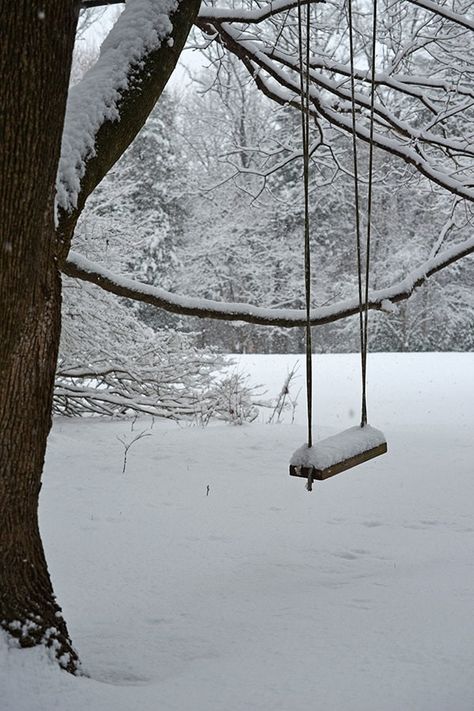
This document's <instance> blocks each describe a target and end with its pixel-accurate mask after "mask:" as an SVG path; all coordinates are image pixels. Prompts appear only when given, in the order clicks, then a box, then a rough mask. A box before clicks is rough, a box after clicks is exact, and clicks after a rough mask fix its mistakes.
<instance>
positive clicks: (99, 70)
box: [57, 0, 178, 211]
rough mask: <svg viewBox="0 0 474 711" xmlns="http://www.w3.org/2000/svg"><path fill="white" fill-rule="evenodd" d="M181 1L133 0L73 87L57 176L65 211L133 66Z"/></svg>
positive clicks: (167, 30)
mask: <svg viewBox="0 0 474 711" xmlns="http://www.w3.org/2000/svg"><path fill="white" fill-rule="evenodd" d="M177 5H178V2H177V0H129V1H128V2H127V5H126V7H125V10H124V11H123V12H122V14H121V15H120V17H119V18H118V20H117V22H116V24H115V25H114V27H113V28H112V30H111V31H110V33H109V34H108V36H107V37H106V39H105V41H104V43H103V44H102V47H101V50H100V57H99V59H98V60H97V62H96V64H95V65H94V66H93V67H92V68H91V69H90V70H89V71H88V72H87V73H86V74H85V75H84V77H83V79H82V80H81V81H80V82H79V84H77V85H76V86H75V87H73V88H72V89H71V90H70V92H69V98H68V103H67V109H66V118H65V125H64V131H63V140H62V147H61V160H60V163H59V171H58V178H57V203H58V205H59V207H60V208H62V209H63V210H65V211H70V210H71V209H73V208H74V207H76V205H77V198H78V195H79V192H80V189H81V180H82V178H83V177H84V174H85V168H86V164H87V161H88V160H89V159H90V158H91V157H93V156H94V155H95V140H96V136H97V132H98V131H99V129H100V127H101V126H102V124H104V123H105V122H106V121H118V120H119V119H120V115H119V109H118V106H119V102H120V99H121V96H122V94H123V93H124V91H126V89H127V88H128V83H129V79H130V73H131V69H132V67H134V66H137V65H138V64H139V63H140V62H141V61H142V60H143V58H144V57H145V55H146V54H148V53H149V52H151V51H153V50H154V49H156V48H158V47H160V46H161V44H162V42H163V41H164V40H165V39H166V38H167V37H169V35H170V34H171V32H172V29H173V26H172V24H171V22H170V19H169V17H170V15H171V14H172V13H173V12H174V11H175V10H176V8H177Z"/></svg>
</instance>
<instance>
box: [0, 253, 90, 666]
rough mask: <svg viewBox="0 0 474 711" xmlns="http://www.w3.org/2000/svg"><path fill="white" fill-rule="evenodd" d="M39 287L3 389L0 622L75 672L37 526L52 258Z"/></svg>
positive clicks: (50, 352) (52, 310) (53, 324)
mask: <svg viewBox="0 0 474 711" xmlns="http://www.w3.org/2000/svg"><path fill="white" fill-rule="evenodd" d="M42 287H43V288H42V298H39V299H38V303H36V304H33V305H31V307H30V309H29V310H28V313H27V314H26V316H25V319H24V321H23V323H22V331H21V334H20V337H19V339H18V340H17V347H16V349H15V352H14V353H13V354H12V357H11V358H10V359H9V367H8V368H7V369H6V371H5V372H4V375H3V381H2V386H1V389H0V422H1V423H2V427H1V431H0V453H1V478H0V521H1V522H2V525H1V528H0V620H1V625H2V627H4V628H5V629H6V630H8V631H9V632H10V633H11V634H12V635H13V636H14V637H16V638H17V639H18V640H19V643H20V645H21V646H25V647H29V646H33V645H35V644H45V645H46V646H48V647H51V648H52V650H53V651H54V653H55V654H56V656H57V658H58V659H59V662H60V664H61V666H63V667H64V668H65V669H67V670H68V671H75V670H76V668H77V655H76V653H75V652H74V650H73V648H72V646H71V642H70V639H69V635H68V631H67V628H66V624H65V622H64V620H63V618H62V615H61V610H60V608H59V607H58V605H57V603H56V601H55V598H54V594H53V589H52V585H51V581H50V577H49V573H48V568H47V565H46V559H45V556H44V552H43V546H42V543H41V537H40V533H39V528H38V495H39V491H40V488H41V483H40V480H41V472H42V469H43V463H44V454H45V449H46V439H47V436H48V432H49V430H50V427H51V407H52V397H53V386H54V374H55V369H56V359H57V349H58V344H59V335H60V324H61V282H60V276H59V274H58V272H57V269H56V267H55V265H54V261H53V260H51V262H50V268H49V270H48V271H47V273H46V274H45V275H44V280H43V284H42Z"/></svg>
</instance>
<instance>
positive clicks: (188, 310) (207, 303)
mask: <svg viewBox="0 0 474 711" xmlns="http://www.w3.org/2000/svg"><path fill="white" fill-rule="evenodd" d="M473 253H474V238H471V239H469V240H466V241H464V242H461V243H460V244H457V245H454V246H453V247H450V248H449V249H446V250H444V251H443V252H440V253H439V254H437V255H436V256H435V257H433V258H432V259H430V260H428V261H426V262H425V263H424V264H422V265H421V266H420V267H418V268H417V269H415V270H413V271H412V272H410V273H409V274H407V276H406V277H405V279H403V280H402V281H400V282H398V283H397V284H394V285H392V286H390V287H387V288H385V289H379V290H377V291H372V292H371V293H370V295H369V304H368V306H369V309H372V310H377V311H386V310H389V309H390V306H391V305H392V304H396V303H398V302H400V301H405V300H406V299H408V298H409V297H410V296H411V295H412V294H413V292H414V291H415V290H416V289H417V288H418V287H420V286H421V285H422V284H424V283H425V281H426V280H427V279H429V277H431V276H433V275H434V274H436V273H437V272H440V271H441V270H442V269H445V268H446V267H448V266H449V265H451V264H453V263H454V262H457V261H458V260H460V259H462V258H463V257H466V256H467V255H470V254H473ZM62 270H63V272H64V273H65V274H66V275H67V276H70V277H73V278H75V279H82V280H83V281H88V282H91V283H92V284H96V285H97V286H100V287H101V288H102V289H105V291H110V292H111V293H113V294H116V295H117V296H123V297H125V298H128V299H133V300H135V301H141V302H143V303H146V304H150V305H151V306H155V307H157V308H160V309H163V310H164V311H169V312H171V313H177V314H181V315H185V316H196V317H198V318H211V319H219V320H223V321H245V322H247V323H252V324H256V325H260V326H280V327H285V328H294V327H297V326H304V325H305V324H306V316H305V312H304V311H297V310H294V309H272V308H263V307H260V306H255V305H253V304H244V303H221V302H218V301H211V300H209V299H200V298H195V297H191V296H180V295H178V294H173V293H171V292H169V291H165V290H164V289H160V288H158V287H155V286H150V285H148V284H143V283H141V282H139V281H136V280H134V279H129V278H127V277H123V276H120V275H117V274H113V273H112V272H110V271H108V270H107V269H104V268H103V267H102V266H101V265H100V264H96V263H94V262H91V261H89V260H88V259H85V258H84V257H82V256H81V255H79V254H76V253H74V252H70V254H69V257H68V259H67V261H66V262H65V264H64V265H63V268H62ZM358 312H359V303H358V300H357V298H354V299H348V300H346V301H341V302H339V303H335V304H332V305H330V306H322V307H318V308H314V309H312V310H311V323H312V325H313V326H321V325H323V324H325V323H332V322H334V321H340V320H341V319H344V318H348V317H349V316H353V315H354V314H357V313H358Z"/></svg>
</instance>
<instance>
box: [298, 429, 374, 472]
mask: <svg viewBox="0 0 474 711" xmlns="http://www.w3.org/2000/svg"><path fill="white" fill-rule="evenodd" d="M386 441H387V440H386V439H385V435H384V434H383V432H380V430H377V429H375V427H371V426H370V425H366V426H365V427H360V426H359V425H357V426H356V427H349V428H348V429H346V430H343V431H342V432H338V433H337V434H335V435H332V436H331V437H326V438H325V439H323V440H320V441H319V442H316V443H315V444H314V445H313V446H312V447H308V445H307V444H303V445H302V446H301V447H299V448H298V449H297V450H296V452H294V453H293V455H292V456H291V459H290V464H292V465H294V466H295V467H314V468H315V469H327V468H328V467H332V466H334V464H338V463H339V462H342V461H344V460H345V459H350V458H351V457H356V456H357V455H358V454H362V453H363V452H366V451H367V450H368V449H373V448H374V447H378V446H379V445H381V444H385V442H386Z"/></svg>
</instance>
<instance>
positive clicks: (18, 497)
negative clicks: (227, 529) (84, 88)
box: [0, 0, 78, 671]
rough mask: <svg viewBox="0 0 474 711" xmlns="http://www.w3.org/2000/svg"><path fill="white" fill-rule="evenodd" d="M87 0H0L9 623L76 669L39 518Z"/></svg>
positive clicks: (4, 602) (1, 526)
mask: <svg viewBox="0 0 474 711" xmlns="http://www.w3.org/2000/svg"><path fill="white" fill-rule="evenodd" d="M77 13H78V3H77V2H74V0H15V2H14V3H11V0H0V28H1V42H0V75H1V77H2V81H1V82H0V107H1V111H0V625H1V626H2V627H3V628H4V629H6V630H7V631H8V632H10V633H11V634H12V635H13V636H14V637H16V638H17V639H18V640H19V642H20V644H21V645H22V646H32V645H34V644H40V643H41V644H45V645H47V646H49V647H51V648H52V650H53V651H54V652H55V654H56V656H57V657H58V659H59V662H60V664H61V665H62V666H63V667H64V668H65V669H67V670H68V671H75V670H76V669H77V656H76V654H75V652H74V651H73V649H72V647H71V643H70V641H69V636H68V632H67V629H66V625H65V623H64V621H63V619H62V616H61V612H60V609H59V607H58V606H57V604H56V601H55V599H54V594H53V590H52V586H51V581H50V577H49V573H48V568H47V565H46V560H45V557H44V552H43V546H42V543H41V538H40V534H39V528H38V515H37V512H38V495H39V491H40V487H41V472H42V468H43V461H44V455H45V449H46V439H47V435H48V432H49V429H50V426H51V414H50V413H51V406H52V394H53V385H54V372H55V366H56V358H57V350H58V344H59V333H60V319H61V313H60V309H61V282H60V278H59V275H58V271H57V266H56V253H57V244H56V237H55V228H54V189H55V181H56V172H57V166H58V161H59V152H60V145H61V135H62V128H63V122H64V113H65V106H66V97H67V90H68V79H69V71H70V64H71V58H72V50H73V46H74V36H75V26H76V22H77Z"/></svg>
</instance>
